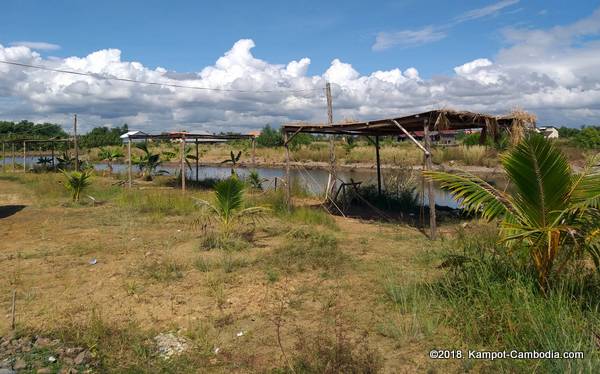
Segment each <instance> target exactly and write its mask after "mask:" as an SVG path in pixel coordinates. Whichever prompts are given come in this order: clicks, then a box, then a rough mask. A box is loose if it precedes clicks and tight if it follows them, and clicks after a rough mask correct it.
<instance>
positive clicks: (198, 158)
mask: <svg viewBox="0 0 600 374" xmlns="http://www.w3.org/2000/svg"><path fill="white" fill-rule="evenodd" d="M199 160H200V153H199V152H198V139H196V182H198V169H199V162H200V161H199Z"/></svg>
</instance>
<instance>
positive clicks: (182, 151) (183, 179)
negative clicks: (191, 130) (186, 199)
mask: <svg viewBox="0 0 600 374" xmlns="http://www.w3.org/2000/svg"><path fill="white" fill-rule="evenodd" d="M179 150H180V152H181V191H183V192H185V135H183V136H182V137H181V145H180V146H179Z"/></svg>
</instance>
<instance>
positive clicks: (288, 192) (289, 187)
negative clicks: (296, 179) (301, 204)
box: [283, 132, 292, 211]
mask: <svg viewBox="0 0 600 374" xmlns="http://www.w3.org/2000/svg"><path fill="white" fill-rule="evenodd" d="M283 142H284V145H285V203H286V207H287V209H288V211H289V210H291V208H292V183H291V176H290V146H289V144H288V134H287V132H284V133H283Z"/></svg>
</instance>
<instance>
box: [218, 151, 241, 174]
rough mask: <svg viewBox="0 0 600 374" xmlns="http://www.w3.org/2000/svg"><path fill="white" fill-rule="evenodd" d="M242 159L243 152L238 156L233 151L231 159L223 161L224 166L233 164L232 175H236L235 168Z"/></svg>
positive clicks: (230, 155)
mask: <svg viewBox="0 0 600 374" xmlns="http://www.w3.org/2000/svg"><path fill="white" fill-rule="evenodd" d="M240 157H242V151H239V152H238V153H237V155H236V154H234V153H233V151H230V154H229V158H228V159H227V160H223V161H221V163H222V164H228V163H231V175H235V167H236V166H237V163H238V161H240Z"/></svg>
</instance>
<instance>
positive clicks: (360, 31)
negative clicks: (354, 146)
mask: <svg viewBox="0 0 600 374" xmlns="http://www.w3.org/2000/svg"><path fill="white" fill-rule="evenodd" d="M458 3H460V4H458ZM492 3H493V2H490V1H461V2H456V1H422V0H420V1H419V0H408V1H381V2H370V1H330V2H328V1H298V2H286V1H256V2H255V1H219V2H216V1H214V2H213V1H207V2H205V1H180V0H179V1H178V0H174V1H164V0H162V1H157V0H150V1H148V0H145V1H139V0H138V1H135V0H134V1H132V0H128V1H123V0H120V1H115V0H104V1H94V2H92V1H81V0H71V1H65V0H63V1H39V0H38V1H31V0H16V1H14V0H8V1H7V0H4V1H3V5H2V8H3V9H4V11H3V13H4V16H3V17H2V22H0V36H1V40H0V43H3V44H5V45H6V44H9V43H10V42H15V41H38V40H39V41H44V42H48V43H53V44H57V45H60V46H61V48H60V50H56V51H46V52H45V54H47V55H52V56H60V57H67V56H71V55H76V56H81V55H86V54H88V53H91V52H93V51H96V50H99V49H104V48H118V49H121V50H122V51H123V59H125V60H134V61H141V62H143V63H144V64H145V65H147V66H150V67H155V66H162V67H165V68H167V69H169V70H176V71H181V72H185V71H196V70H199V69H200V68H202V67H204V66H206V65H209V64H212V63H214V62H215V61H216V60H217V58H219V57H220V56H221V55H222V53H223V52H224V51H226V50H228V49H229V48H230V47H231V45H233V43H235V42H236V41H237V40H239V39H242V38H250V39H252V40H254V42H255V43H256V44H257V48H256V49H255V50H254V54H255V55H256V56H257V57H259V58H263V59H265V60H268V61H270V62H273V63H286V62H287V61H290V60H293V59H299V58H302V57H305V56H308V57H310V58H311V60H312V64H311V68H310V70H309V73H320V72H322V71H324V70H325V69H326V68H327V67H328V66H329V63H330V62H331V61H332V60H333V59H334V58H339V59H341V60H342V61H350V62H352V65H353V66H354V68H355V69H356V70H357V71H359V72H360V73H363V74H365V73H370V72H372V71H376V70H387V69H391V68H395V67H400V68H406V67H409V66H418V69H419V72H420V73H421V76H423V77H429V76H431V75H432V74H447V73H449V72H451V70H452V68H453V67H454V66H456V65H460V64H462V63H464V62H465V61H469V60H473V59H476V58H480V57H493V56H494V54H495V52H496V51H497V50H498V49H499V48H500V47H502V45H503V42H502V39H501V38H500V36H499V34H498V30H499V29H501V28H503V27H507V26H515V25H517V26H522V27H533V28H536V27H545V26H552V25H555V24H563V23H570V22H573V21H574V20H577V19H578V18H581V17H583V16H585V15H587V14H589V13H590V12H591V11H592V10H593V8H594V3H595V2H591V1H590V2H586V1H570V2H566V1H528V2H519V3H516V4H512V5H510V6H507V7H506V8H504V9H502V10H501V11H499V12H497V13H494V14H492V15H490V16H486V17H481V18H479V19H473V20H470V21H465V22H462V23H460V24H457V25H456V26H453V27H450V28H449V29H448V30H447V34H448V35H447V36H446V38H444V39H443V40H440V41H437V42H433V43H429V44H426V45H421V46H413V47H410V48H405V47H400V48H390V49H388V50H385V51H373V50H372V46H373V43H374V41H375V38H376V35H377V33H379V32H382V31H387V32H393V31H397V30H403V29H419V28H422V27H423V26H425V25H438V26H441V25H444V24H448V23H451V22H452V20H453V19H455V18H457V17H460V16H461V15H462V14H465V13H467V12H469V11H470V10H473V9H477V8H482V7H485V6H488V5H490V4H492Z"/></svg>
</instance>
